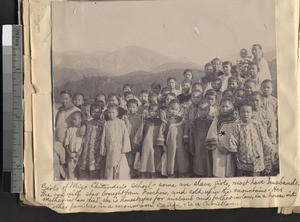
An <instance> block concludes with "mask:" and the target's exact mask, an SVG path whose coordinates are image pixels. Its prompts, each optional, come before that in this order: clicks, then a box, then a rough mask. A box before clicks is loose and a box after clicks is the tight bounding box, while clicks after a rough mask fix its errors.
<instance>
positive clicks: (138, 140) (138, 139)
mask: <svg viewBox="0 0 300 222" xmlns="http://www.w3.org/2000/svg"><path fill="white" fill-rule="evenodd" d="M143 130H144V118H143V117H142V120H141V124H140V126H139V127H138V129H137V131H136V134H135V136H134V139H133V141H132V145H133V146H134V147H135V148H137V149H140V148H141V146H142V142H143Z"/></svg>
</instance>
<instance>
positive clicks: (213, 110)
mask: <svg viewBox="0 0 300 222" xmlns="http://www.w3.org/2000/svg"><path fill="white" fill-rule="evenodd" d="M205 99H207V101H208V102H209V104H210V107H209V114H208V115H209V117H210V118H214V117H216V116H217V115H218V107H217V105H216V101H217V93H216V91H215V90H213V89H209V90H207V91H206V93H205Z"/></svg>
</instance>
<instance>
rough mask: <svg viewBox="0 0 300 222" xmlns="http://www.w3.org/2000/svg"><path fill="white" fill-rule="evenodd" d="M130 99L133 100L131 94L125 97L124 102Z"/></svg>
mask: <svg viewBox="0 0 300 222" xmlns="http://www.w3.org/2000/svg"><path fill="white" fill-rule="evenodd" d="M130 99H134V96H133V95H132V94H128V95H126V97H125V100H126V101H128V100H130Z"/></svg>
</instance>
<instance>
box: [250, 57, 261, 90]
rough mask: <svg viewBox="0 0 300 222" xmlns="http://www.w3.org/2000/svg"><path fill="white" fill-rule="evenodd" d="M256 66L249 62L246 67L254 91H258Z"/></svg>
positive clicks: (258, 83)
mask: <svg viewBox="0 0 300 222" xmlns="http://www.w3.org/2000/svg"><path fill="white" fill-rule="evenodd" d="M258 71H259V70H258V64H257V63H254V62H250V63H249V66H248V74H249V76H250V78H251V79H253V80H254V81H255V91H258V90H260V77H259V75H258Z"/></svg>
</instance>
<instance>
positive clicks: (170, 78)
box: [167, 77, 176, 82]
mask: <svg viewBox="0 0 300 222" xmlns="http://www.w3.org/2000/svg"><path fill="white" fill-rule="evenodd" d="M172 79H173V80H174V81H175V82H176V78H175V77H169V78H168V79H167V82H169V81H170V80H172Z"/></svg>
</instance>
